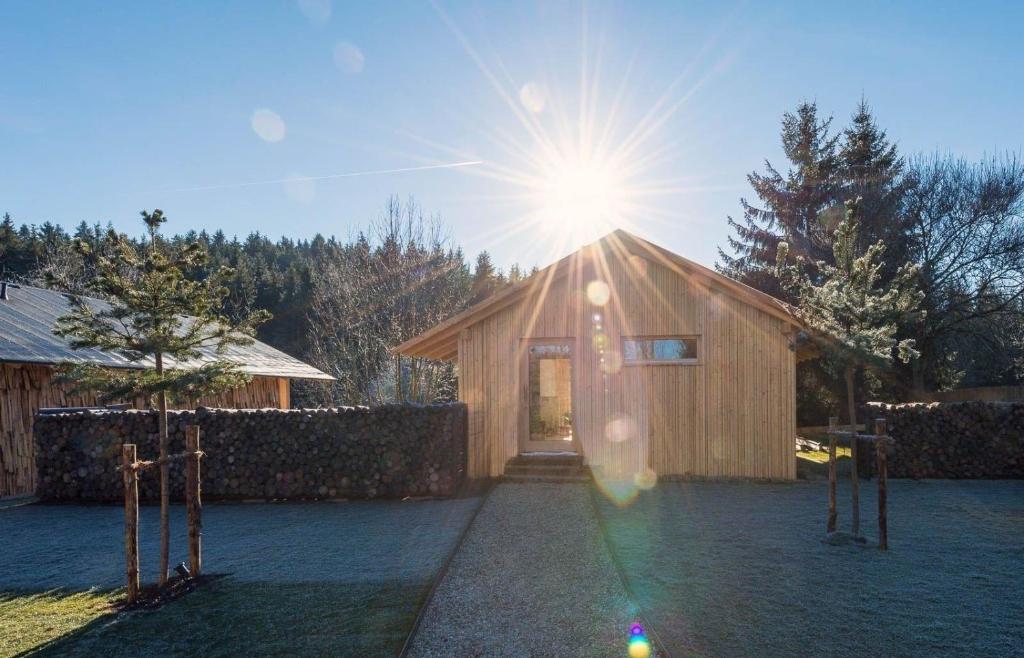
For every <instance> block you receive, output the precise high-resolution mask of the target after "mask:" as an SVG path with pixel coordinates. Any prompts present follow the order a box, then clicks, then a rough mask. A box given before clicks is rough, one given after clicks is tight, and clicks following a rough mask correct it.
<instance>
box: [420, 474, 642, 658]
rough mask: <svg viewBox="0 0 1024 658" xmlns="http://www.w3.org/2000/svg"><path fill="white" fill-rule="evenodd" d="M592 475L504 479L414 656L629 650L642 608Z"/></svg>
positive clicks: (428, 615) (441, 590)
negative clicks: (572, 480) (595, 496)
mask: <svg viewBox="0 0 1024 658" xmlns="http://www.w3.org/2000/svg"><path fill="white" fill-rule="evenodd" d="M589 486H590V485H589V484H501V485H499V486H498V487H496V488H495V489H494V491H493V492H492V493H491V495H490V497H489V498H488V499H487V501H486V503H485V504H484V507H483V508H482V509H481V510H480V513H479V514H478V515H477V517H476V520H475V521H474V522H473V526H472V527H471V528H470V530H469V534H468V535H467V537H466V540H465V542H464V543H463V545H462V547H461V548H460V549H459V552H458V554H456V556H455V558H454V559H453V560H452V563H451V565H450V567H449V571H448V573H447V575H446V577H445V578H444V580H443V581H442V582H441V584H440V585H439V587H438V589H437V591H436V592H435V594H434V597H433V599H432V600H431V602H430V605H429V607H428V608H427V610H426V612H425V614H424V617H423V621H422V624H421V626H420V628H419V631H418V633H417V634H416V637H415V639H414V642H413V645H412V647H411V650H410V655H412V656H594V657H596V656H616V657H621V656H623V655H625V654H626V649H627V640H628V638H629V629H630V625H631V624H632V623H633V622H634V621H635V620H636V613H637V610H636V608H635V606H633V605H632V603H630V601H629V598H628V596H627V594H626V591H625V588H624V587H623V584H622V580H621V578H620V576H619V575H618V573H617V572H616V570H615V566H614V564H613V562H612V559H611V556H610V554H609V552H608V548H607V545H606V543H605V540H604V538H603V537H602V535H601V531H600V528H599V527H598V523H597V518H596V516H595V514H594V509H593V503H592V502H591V500H590V491H589V489H588V487H589Z"/></svg>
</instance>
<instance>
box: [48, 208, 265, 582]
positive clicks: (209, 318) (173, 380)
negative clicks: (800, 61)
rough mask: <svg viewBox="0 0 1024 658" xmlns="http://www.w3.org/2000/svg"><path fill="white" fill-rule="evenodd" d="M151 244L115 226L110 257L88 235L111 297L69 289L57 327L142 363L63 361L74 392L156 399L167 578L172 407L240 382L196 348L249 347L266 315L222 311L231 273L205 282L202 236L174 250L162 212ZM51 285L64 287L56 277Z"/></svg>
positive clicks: (148, 219)
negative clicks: (114, 365)
mask: <svg viewBox="0 0 1024 658" xmlns="http://www.w3.org/2000/svg"><path fill="white" fill-rule="evenodd" d="M142 218H143V221H144V222H145V224H146V228H147V230H148V233H149V240H148V241H147V242H146V243H145V244H144V245H143V246H142V247H141V248H139V247H137V246H136V245H134V244H133V243H132V242H131V241H130V240H129V239H128V238H127V237H125V236H123V235H118V234H117V233H116V232H114V231H113V230H111V231H110V232H109V233H108V236H107V242H108V250H107V251H106V253H105V254H97V253H94V252H93V251H92V250H91V249H90V248H89V246H88V243H86V242H85V241H82V240H79V241H78V242H77V243H76V248H77V249H79V250H80V252H81V253H82V256H83V257H84V258H86V259H89V260H92V261H93V265H94V267H95V272H96V275H95V277H94V278H93V279H92V280H91V281H90V282H89V284H88V290H89V291H90V292H93V293H95V294H96V295H97V296H98V297H100V298H102V299H104V300H106V303H97V302H96V301H95V300H90V299H87V298H85V297H82V296H79V295H76V294H70V293H69V294H67V295H66V296H67V298H68V300H69V302H70V305H71V309H70V311H69V312H68V313H67V314H66V315H64V316H62V317H61V318H59V319H58V320H57V325H56V327H55V328H54V333H55V334H57V335H59V336H63V337H66V338H70V339H71V345H72V347H74V348H76V349H78V348H98V349H102V350H109V351H112V352H116V353H118V354H119V355H121V356H123V357H125V358H127V359H128V360H129V361H131V362H133V363H136V364H139V365H140V366H142V368H140V369H119V370H111V369H105V368H102V367H99V366H97V365H95V364H88V363H79V364H63V365H62V366H61V367H60V369H59V371H60V376H61V379H63V380H64V381H67V382H70V383H72V384H73V385H74V387H75V388H76V389H77V390H90V391H97V392H99V394H100V399H102V400H123V399H130V398H133V397H137V396H145V397H148V398H150V399H151V400H152V399H155V401H156V405H157V408H158V409H159V413H160V416H159V432H160V460H161V462H160V571H159V579H158V582H159V584H163V583H164V582H166V580H167V566H168V556H169V548H170V531H169V518H168V509H169V507H168V506H169V500H170V492H169V482H168V463H167V461H166V458H167V443H168V432H167V406H168V404H169V403H170V402H186V401H190V400H196V399H198V398H200V397H202V396H204V395H211V394H215V393H217V392H220V391H224V390H228V389H231V388H235V387H238V386H241V385H244V384H245V383H247V382H248V380H249V377H248V376H247V375H246V374H244V373H242V372H240V371H239V370H238V369H237V368H236V367H234V366H233V365H232V364H230V363H228V362H226V361H222V360H216V361H213V362H206V363H201V362H199V359H200V357H201V353H200V351H199V348H205V347H213V348H215V350H216V352H217V353H220V352H222V351H223V350H224V349H225V348H226V347H228V346H230V345H248V344H251V343H252V337H251V336H252V335H253V333H254V332H255V328H256V326H257V325H259V324H260V323H261V322H264V321H265V320H267V319H268V317H269V313H267V312H266V311H257V312H255V313H251V314H249V315H247V316H245V317H244V318H242V319H241V320H238V321H230V320H228V319H227V318H226V317H225V316H224V315H222V314H221V307H222V304H223V301H224V298H225V296H226V295H227V288H226V287H224V285H223V284H224V281H225V280H227V278H228V277H230V276H231V271H230V270H229V269H227V268H220V269H218V270H215V271H213V272H211V273H209V275H208V276H206V277H205V278H201V279H200V280H195V279H190V278H188V276H187V274H188V273H189V272H190V271H193V270H196V269H197V268H200V267H202V266H203V265H204V263H205V261H206V252H205V251H204V250H203V249H202V246H201V245H199V244H198V243H196V242H190V243H183V244H180V245H178V246H177V247H175V248H170V247H168V246H167V245H165V244H164V243H163V242H162V240H161V239H160V235H159V230H160V225H161V224H163V223H164V222H165V221H166V218H165V217H164V215H163V213H162V212H161V211H160V210H154V211H153V212H152V213H148V212H145V211H143V212H142ZM51 283H54V284H57V285H59V284H60V281H59V280H54V279H51Z"/></svg>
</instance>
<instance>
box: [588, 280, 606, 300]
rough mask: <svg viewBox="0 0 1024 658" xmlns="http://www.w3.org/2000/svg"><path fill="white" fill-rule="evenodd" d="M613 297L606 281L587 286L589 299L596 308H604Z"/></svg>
mask: <svg viewBox="0 0 1024 658" xmlns="http://www.w3.org/2000/svg"><path fill="white" fill-rule="evenodd" d="M611 296H612V291H611V288H609V287H608V284H607V283H605V282H604V281H591V282H590V283H588V284H587V299H589V300H590V303H591V304H593V305H594V306H604V305H605V304H607V303H608V300H609V299H610V298H611Z"/></svg>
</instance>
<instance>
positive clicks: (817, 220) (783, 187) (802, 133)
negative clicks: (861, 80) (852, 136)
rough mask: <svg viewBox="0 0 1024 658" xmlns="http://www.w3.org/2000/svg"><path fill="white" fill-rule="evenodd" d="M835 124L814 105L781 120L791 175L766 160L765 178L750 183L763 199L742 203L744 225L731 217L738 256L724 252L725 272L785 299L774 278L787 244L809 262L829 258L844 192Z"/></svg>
mask: <svg viewBox="0 0 1024 658" xmlns="http://www.w3.org/2000/svg"><path fill="white" fill-rule="evenodd" d="M831 123H832V119H831V118H828V119H824V120H822V119H819V117H818V107H817V104H815V103H801V104H800V105H799V107H797V110H796V112H795V113H790V112H787V113H786V114H785V115H784V116H783V119H782V147H783V151H784V152H785V154H786V157H787V158H788V159H789V161H790V163H791V165H792V166H791V168H790V170H789V171H788V172H787V173H786V175H783V174H781V173H780V172H779V171H778V170H777V169H776V168H775V167H774V166H772V164H771V163H770V162H768V161H765V168H766V172H765V173H763V174H762V173H758V172H753V173H751V174H750V175H749V176H748V177H747V180H748V181H749V182H750V185H751V186H752V187H753V188H754V192H755V193H756V194H757V196H758V198H760V199H761V202H762V207H757V206H755V205H753V204H752V203H750V202H748V201H747V200H746V199H741V200H740V203H741V205H742V206H743V220H742V221H736V220H734V219H733V218H732V217H729V218H728V221H729V225H730V226H731V227H732V229H733V231H734V233H735V235H734V236H730V237H729V247H730V248H731V250H732V252H733V255H728V254H726V253H725V252H724V251H723V250H722V249H719V257H720V259H721V263H720V265H719V269H720V270H721V271H723V272H724V273H726V274H728V275H729V276H732V277H733V278H736V279H738V280H740V281H743V282H744V283H747V284H749V285H751V286H754V287H755V288H758V289H760V290H764V291H765V292H768V293H771V294H775V295H781V294H783V293H784V292H785V291H784V290H782V289H781V288H780V286H779V284H778V281H777V280H776V279H775V276H774V266H775V254H776V251H777V250H778V245H779V243H780V242H783V241H785V242H786V243H787V244H788V245H789V247H790V249H791V250H792V251H793V252H794V254H798V255H800V256H802V257H804V258H805V259H807V260H808V262H811V263H814V262H817V261H818V260H825V259H827V258H828V245H829V239H828V226H829V224H830V223H832V224H835V223H836V222H835V221H831V222H830V219H831V218H832V216H833V215H834V214H835V209H836V207H837V205H838V204H837V201H836V200H837V198H838V193H839V190H840V179H839V174H840V161H839V157H838V154H837V144H838V140H839V137H838V136H836V135H831V134H830V127H831Z"/></svg>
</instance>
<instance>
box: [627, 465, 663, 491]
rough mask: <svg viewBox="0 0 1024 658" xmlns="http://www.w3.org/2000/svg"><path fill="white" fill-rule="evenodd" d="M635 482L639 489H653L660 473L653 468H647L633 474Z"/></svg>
mask: <svg viewBox="0 0 1024 658" xmlns="http://www.w3.org/2000/svg"><path fill="white" fill-rule="evenodd" d="M633 484H635V485H636V487H637V489H643V490H647V489H653V488H654V485H656V484H658V474H657V473H655V472H654V470H653V469H651V468H645V469H644V470H642V471H640V472H638V473H636V474H635V475H633Z"/></svg>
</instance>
